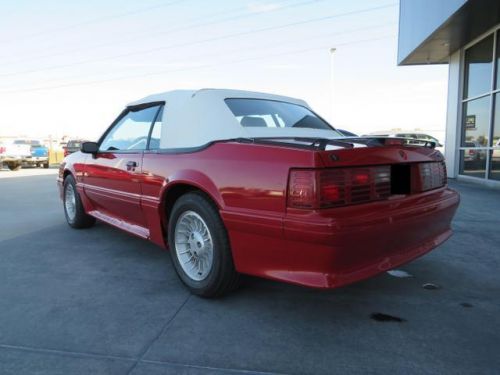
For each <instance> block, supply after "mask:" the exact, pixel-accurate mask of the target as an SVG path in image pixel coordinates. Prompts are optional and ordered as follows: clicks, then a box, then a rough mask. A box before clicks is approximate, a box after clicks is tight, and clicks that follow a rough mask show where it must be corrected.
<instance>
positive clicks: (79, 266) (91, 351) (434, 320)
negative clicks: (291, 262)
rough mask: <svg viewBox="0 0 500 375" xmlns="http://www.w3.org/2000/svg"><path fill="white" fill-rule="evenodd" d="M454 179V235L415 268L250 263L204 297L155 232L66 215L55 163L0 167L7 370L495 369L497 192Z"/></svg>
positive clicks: (0, 337)
mask: <svg viewBox="0 0 500 375" xmlns="http://www.w3.org/2000/svg"><path fill="white" fill-rule="evenodd" d="M2 173H3V172H2ZM451 185H452V186H453V187H454V188H456V189H458V190H459V191H460V192H461V194H462V204H461V206H460V208H459V211H458V214H457V218H456V220H455V222H454V224H453V227H454V230H455V235H454V236H453V237H452V238H451V239H450V240H449V241H448V242H446V243H445V244H444V245H442V246H441V247H440V248H438V249H436V250H435V251H433V252H431V253H430V254H428V255H426V256H424V257H422V258H420V259H418V260H416V261H414V262H412V263H410V264H408V265H406V266H404V267H402V268H401V269H402V270H404V271H406V272H408V273H409V274H411V275H412V276H413V277H408V278H399V277H394V276H390V275H388V274H387V273H385V274H382V275H380V276H377V277H375V278H372V279H370V280H367V281H364V282H360V283H357V284H354V285H351V286H348V287H344V288H340V289H336V290H331V291H318V290H311V289H306V288H300V287H296V286H291V285H286V284H282V283H277V282H272V281H267V280H261V279H255V278H250V277H248V278H246V279H245V280H244V283H243V286H242V288H241V289H240V290H238V291H237V292H235V293H233V294H231V295H229V296H227V297H226V298H223V299H218V300H203V299H200V298H197V297H194V296H190V294H189V293H188V292H187V291H186V289H185V288H184V287H183V286H182V284H181V283H180V282H179V280H178V278H177V276H176V275H175V272H174V270H173V267H172V265H171V263H170V258H169V255H168V253H166V252H164V251H162V249H160V248H158V247H156V246H155V245H153V244H150V243H148V242H145V241H143V240H140V239H137V238H135V237H132V236H130V235H128V234H126V233H123V232H121V231H119V230H116V229H114V228H111V227H109V226H107V225H104V224H97V225H96V226H95V227H94V228H91V229H89V230H72V229H70V228H69V227H68V226H67V225H66V223H65V221H64V215H63V211H62V206H61V203H60V202H59V200H58V199H59V198H58V193H57V191H56V183H55V176H54V175H52V176H39V177H23V178H9V179H1V180H0V191H1V192H2V194H0V208H1V209H0V219H1V221H0V222H1V223H2V226H1V227H0V373H1V374H31V373H37V374H88V373H92V374H129V373H132V374H148V375H149V374H170V373H171V374H216V373H221V372H222V373H236V374H237V373H248V372H250V373H291V374H331V373H355V374H358V373H359V374H361V373H379V374H386V373H389V372H390V373H406V374H421V373H426V374H429V373H430V374H434V373H435V374H447V373H450V374H470V373H483V374H488V373H490V374H493V373H498V372H499V371H500V356H499V355H498V353H499V348H500V302H499V301H500V273H499V272H498V270H499V266H500V245H499V244H500V230H499V228H500V192H499V191H494V190H489V189H485V188H481V187H477V186H474V185H468V184H463V183H460V184H457V183H452V184H451ZM425 283H433V284H435V285H437V286H438V287H439V288H438V289H431V290H429V289H424V288H423V287H422V285H423V284H425ZM376 313H381V314H388V315H390V316H392V317H395V318H401V320H402V321H401V322H397V321H391V320H389V321H379V320H376V319H373V317H372V314H376ZM381 318H384V316H383V315H382V316H381Z"/></svg>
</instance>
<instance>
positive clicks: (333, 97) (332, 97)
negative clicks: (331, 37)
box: [330, 48, 337, 125]
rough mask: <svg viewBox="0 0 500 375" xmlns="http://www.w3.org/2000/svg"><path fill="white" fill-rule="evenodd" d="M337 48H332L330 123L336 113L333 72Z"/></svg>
mask: <svg viewBox="0 0 500 375" xmlns="http://www.w3.org/2000/svg"><path fill="white" fill-rule="evenodd" d="M336 50H337V49H336V48H330V123H331V124H332V125H333V122H334V121H333V120H334V114H335V85H334V80H333V78H334V73H333V61H334V58H333V57H334V55H335V51H336Z"/></svg>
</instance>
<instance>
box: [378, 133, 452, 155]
mask: <svg viewBox="0 0 500 375" xmlns="http://www.w3.org/2000/svg"><path fill="white" fill-rule="evenodd" d="M370 135H378V136H384V137H395V138H407V139H410V140H412V139H415V140H416V141H415V142H412V141H410V142H409V143H417V141H418V142H420V141H427V142H434V143H435V144H436V148H437V149H438V150H440V151H441V152H443V148H444V146H443V144H442V143H441V142H439V140H438V139H437V138H436V137H433V136H432V135H429V134H426V133H421V132H417V131H400V132H392V131H387V132H385V131H384V132H373V133H370V134H369V136H370Z"/></svg>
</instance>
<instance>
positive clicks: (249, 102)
mask: <svg viewBox="0 0 500 375" xmlns="http://www.w3.org/2000/svg"><path fill="white" fill-rule="evenodd" d="M225 102H226V104H227V106H228V107H229V109H230V110H231V112H232V113H233V115H234V116H235V117H236V119H237V120H238V121H239V123H240V124H241V126H243V127H262V128H295V129H297V128H307V129H320V130H330V131H332V132H333V133H334V134H332V135H333V136H341V135H340V133H338V132H337V131H336V130H335V129H334V128H333V127H332V126H331V125H330V124H328V123H327V122H326V121H324V120H323V119H321V118H320V117H318V116H317V115H316V114H315V113H314V112H312V111H311V110H309V109H307V108H306V107H303V106H300V105H297V104H292V103H287V102H280V101H276V100H266V99H243V98H242V99H236V98H234V99H226V100H225Z"/></svg>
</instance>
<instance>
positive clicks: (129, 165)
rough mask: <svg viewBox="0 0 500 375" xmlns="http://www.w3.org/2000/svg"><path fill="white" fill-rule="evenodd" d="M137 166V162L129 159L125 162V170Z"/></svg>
mask: <svg viewBox="0 0 500 375" xmlns="http://www.w3.org/2000/svg"><path fill="white" fill-rule="evenodd" d="M136 167H137V162H135V161H129V162H127V171H131V170H134V169H135V168H136Z"/></svg>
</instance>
